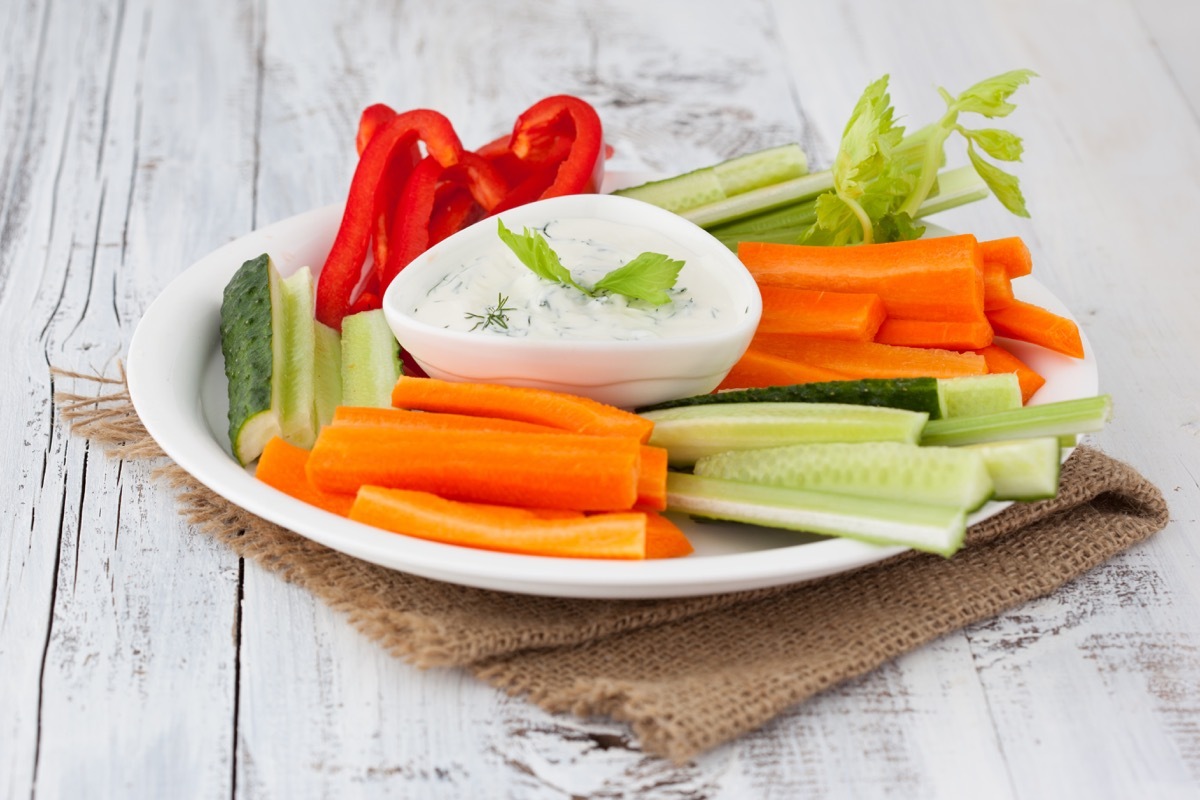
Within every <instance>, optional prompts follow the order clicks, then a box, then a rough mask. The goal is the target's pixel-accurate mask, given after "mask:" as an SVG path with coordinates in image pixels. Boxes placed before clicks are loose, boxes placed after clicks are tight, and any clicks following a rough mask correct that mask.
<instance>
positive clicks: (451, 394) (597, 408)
mask: <svg viewBox="0 0 1200 800" xmlns="http://www.w3.org/2000/svg"><path fill="white" fill-rule="evenodd" d="M392 405H394V406H396V407H397V408H409V409H417V410H421V411H445V412H450V413H454V414H470V415H473V416H483V417H500V418H503V419H513V420H518V421H520V422H534V423H537V424H539V425H549V426H550V427H552V428H562V429H564V430H568V431H574V432H575V433H588V434H592V435H597V436H632V437H634V438H636V439H638V440H639V441H642V442H645V441H647V440H648V439H649V438H650V431H651V430H652V429H653V428H654V423H652V422H650V421H649V420H646V419H642V418H641V417H639V416H638V415H637V414H633V413H630V412H628V411H622V410H621V409H619V408H616V407H614V406H609V405H605V404H604V403H599V402H596V401H595V400H590V399H588V398H586V397H576V396H575V395H570V394H564V393H562V392H552V391H548V390H546V389H530V388H526V387H516V386H501V385H498V384H491V383H456V382H453V381H442V380H436V379H434V378H412V377H407V376H405V377H402V378H400V380H398V381H396V386H395V388H393V389H392Z"/></svg>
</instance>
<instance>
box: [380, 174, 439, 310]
mask: <svg viewBox="0 0 1200 800" xmlns="http://www.w3.org/2000/svg"><path fill="white" fill-rule="evenodd" d="M445 170H446V168H445V167H444V166H442V165H441V164H440V163H438V161H437V159H436V158H434V157H433V156H426V157H425V158H423V159H421V162H420V163H419V164H417V166H416V168H415V169H413V171H412V174H411V175H409V176H408V181H407V182H406V183H405V184H404V191H402V192H401V193H400V202H399V203H398V204H397V205H396V214H395V224H394V227H393V229H392V240H393V241H392V246H391V247H390V248H389V250H388V260H387V262H386V263H385V264H384V265H383V271H382V272H381V273H380V275H379V287H380V290H381V291H386V290H387V287H388V286H389V285H390V284H391V282H392V279H393V278H395V277H396V275H398V274H399V273H400V270H402V269H404V268H405V267H406V266H408V264H409V262H411V261H412V260H413V259H414V258H416V257H417V256H419V255H421V253H424V252H425V251H426V250H428V249H429V220H430V218H431V217H432V216H433V207H434V203H435V201H436V198H437V187H438V181H439V180H441V177H442V173H443V172H445Z"/></svg>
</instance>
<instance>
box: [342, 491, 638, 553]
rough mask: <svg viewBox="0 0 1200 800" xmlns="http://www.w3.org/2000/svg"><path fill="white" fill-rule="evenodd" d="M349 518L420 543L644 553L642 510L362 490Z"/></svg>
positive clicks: (520, 550) (540, 550) (521, 550)
mask: <svg viewBox="0 0 1200 800" xmlns="http://www.w3.org/2000/svg"><path fill="white" fill-rule="evenodd" d="M350 519H353V520H357V521H358V522H362V523H365V524H367V525H373V526H375V527H377V528H383V529H384V530H389V531H393V532H395V533H402V534H405V535H407V536H414V537H417V538H420V539H429V540H432V541H437V542H444V543H446V544H456V545H463V546H466V547H477V548H482V549H485V550H500V551H505V552H510V553H525V554H530V555H543V556H565V557H570V558H624V559H641V558H644V557H645V553H646V515H645V514H642V513H638V512H624V513H615V514H593V515H590V516H585V515H583V514H574V515H565V514H561V513H558V514H546V513H540V512H539V511H535V510H528V509H520V508H508V507H505V506H495V505H486V504H481V503H464V502H456V501H454V500H447V499H446V498H444V497H438V496H437V495H435V494H430V493H428V492H418V491H409V490H404V489H385V488H382V487H378V486H363V487H362V488H361V489H360V490H359V491H358V497H357V499H356V500H355V501H354V505H353V507H352V508H351V509H350Z"/></svg>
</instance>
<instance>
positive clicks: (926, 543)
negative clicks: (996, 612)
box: [667, 473, 967, 557]
mask: <svg viewBox="0 0 1200 800" xmlns="http://www.w3.org/2000/svg"><path fill="white" fill-rule="evenodd" d="M667 508H668V509H669V510H672V511H681V512H683V513H686V514H691V515H694V516H699V517H708V518H712V519H723V520H731V521H733V522H744V523H749V524H752V525H765V526H767V527H772V528H785V529H787V530H796V531H808V532H811V533H820V534H825V535H828V536H844V537H848V538H851V539H860V540H862V541H865V542H870V543H872V544H880V545H901V546H904V547H911V548H914V549H916V550H924V551H927V552H931V553H937V554H939V555H943V556H947V557H948V556H950V555H952V554H953V553H954V552H955V551H956V550H958V548H959V547H961V546H962V541H963V537H964V536H965V535H966V529H967V524H966V513H965V512H964V511H963V510H962V509H960V508H949V507H945V506H932V505H921V504H918V503H906V502H901V501H898V500H881V499H875V498H865V497H852V496H849V495H839V494H833V493H828V492H813V491H808V490H804V489H781V488H779V487H776V486H759V485H757V484H752V483H740V482H737V481H728V480H721V479H719V478H706V477H701V476H697V475H687V474H683V473H671V474H670V475H668V476H667Z"/></svg>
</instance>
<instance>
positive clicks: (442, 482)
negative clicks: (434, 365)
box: [307, 424, 641, 511]
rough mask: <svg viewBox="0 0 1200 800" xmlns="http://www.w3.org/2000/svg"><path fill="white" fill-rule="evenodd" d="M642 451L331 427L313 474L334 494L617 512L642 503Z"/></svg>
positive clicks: (565, 440) (596, 442)
mask: <svg viewBox="0 0 1200 800" xmlns="http://www.w3.org/2000/svg"><path fill="white" fill-rule="evenodd" d="M640 449H641V446H640V444H639V443H638V442H637V441H636V440H634V439H629V438H618V437H610V436H585V435H579V434H570V433H553V434H550V433H504V434H497V433H496V432H494V431H475V430H421V429H410V428H405V427H397V426H392V425H366V424H363V425H329V426H326V427H325V428H323V429H322V430H321V433H320V435H319V436H318V437H317V442H316V444H315V445H314V446H313V450H312V454H311V455H310V456H309V459H308V467H307V472H308V477H309V480H311V481H312V482H313V483H314V484H315V485H316V486H317V487H319V488H321V489H323V490H325V491H328V492H357V491H358V488H359V487H360V486H362V485H364V484H371V485H376V486H384V487H388V488H397V489H414V490H418V491H426V492H433V493H434V494H439V495H442V496H444V497H447V498H450V499H453V500H465V501H469V502H480V503H498V504H503V505H512V506H522V507H526V508H562V509H569V510H578V511H614V510H622V509H628V508H631V507H632V506H633V504H634V502H635V501H636V500H637V494H638V492H637V485H638V465H639V463H640V459H641V453H640Z"/></svg>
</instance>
